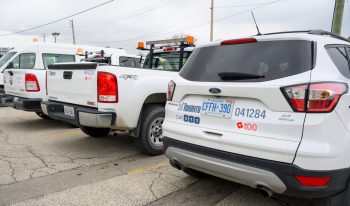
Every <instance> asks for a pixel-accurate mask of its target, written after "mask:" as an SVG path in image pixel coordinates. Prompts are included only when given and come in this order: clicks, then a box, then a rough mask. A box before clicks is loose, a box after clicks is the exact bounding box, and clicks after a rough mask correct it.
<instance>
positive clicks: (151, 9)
mask: <svg viewBox="0 0 350 206" xmlns="http://www.w3.org/2000/svg"><path fill="white" fill-rule="evenodd" d="M177 1H178V0H176V1H174V0H173V1H171V2H161V3H160V4H159V5H156V6H153V7H152V8H148V9H146V10H143V11H140V12H133V13H132V14H129V15H126V16H123V17H120V18H117V19H109V20H107V21H104V22H103V23H99V26H104V25H107V24H108V23H116V22H119V21H124V20H126V19H131V18H134V17H136V16H140V15H143V14H146V13H150V12H152V11H154V10H156V9H159V8H161V7H164V6H168V5H170V4H173V3H176V2H177ZM88 26H89V25H85V26H84V27H88Z"/></svg>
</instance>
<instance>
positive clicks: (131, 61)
mask: <svg viewBox="0 0 350 206" xmlns="http://www.w3.org/2000/svg"><path fill="white" fill-rule="evenodd" d="M119 66H122V67H139V65H138V64H137V63H136V60H135V58H133V57H122V56H121V57H119Z"/></svg>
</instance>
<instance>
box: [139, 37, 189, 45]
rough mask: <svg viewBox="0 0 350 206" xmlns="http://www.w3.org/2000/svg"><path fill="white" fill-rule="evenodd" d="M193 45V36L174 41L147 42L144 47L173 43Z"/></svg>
mask: <svg viewBox="0 0 350 206" xmlns="http://www.w3.org/2000/svg"><path fill="white" fill-rule="evenodd" d="M181 42H185V43H189V44H193V43H194V37H193V36H186V37H184V38H176V39H165V40H157V41H147V42H146V45H152V44H153V45H155V44H174V43H181Z"/></svg>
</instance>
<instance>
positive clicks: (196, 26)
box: [90, 0, 289, 43]
mask: <svg viewBox="0 0 350 206" xmlns="http://www.w3.org/2000/svg"><path fill="white" fill-rule="evenodd" d="M285 1H289V0H276V1H271V2H267V3H265V4H263V5H260V6H256V7H254V8H251V9H247V10H244V11H240V12H237V13H234V14H231V15H227V16H224V17H221V18H217V19H215V20H214V22H217V21H223V20H225V19H228V18H231V17H234V16H238V15H241V14H244V13H248V12H251V11H253V10H255V9H260V8H263V7H266V6H268V5H272V4H276V3H281V2H285ZM208 24H210V21H207V22H203V23H201V24H196V25H193V26H188V27H185V28H182V29H178V30H173V31H169V32H163V33H159V34H157V35H153V36H152V37H157V36H161V35H166V34H172V33H176V32H179V31H183V30H188V29H193V28H198V27H201V26H205V25H208ZM163 30H164V29H163ZM147 36H149V34H146V35H142V36H139V37H135V38H130V39H123V40H115V41H106V42H90V43H121V42H128V41H134V40H138V39H142V38H144V37H147Z"/></svg>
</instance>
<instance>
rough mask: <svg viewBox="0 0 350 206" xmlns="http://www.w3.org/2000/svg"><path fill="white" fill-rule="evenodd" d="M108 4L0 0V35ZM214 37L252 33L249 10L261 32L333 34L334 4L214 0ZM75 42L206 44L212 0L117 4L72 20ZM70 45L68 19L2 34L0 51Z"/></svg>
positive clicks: (349, 23)
mask: <svg viewBox="0 0 350 206" xmlns="http://www.w3.org/2000/svg"><path fill="white" fill-rule="evenodd" d="M106 1H107V0H74V1H73V0H0V3H1V5H0V13H1V20H0V35H1V34H7V33H13V32H16V31H19V30H23V29H27V28H30V27H33V26H37V25H41V24H44V23H47V22H50V21H53V20H56V19H59V18H62V17H65V16H68V15H71V14H73V13H76V12H79V11H82V10H84V9H88V8H90V7H93V6H95V5H97V4H99V3H103V2H106ZM349 2H350V0H346V5H345V12H344V19H343V28H342V35H343V36H346V37H348V36H350V5H349ZM215 7H216V8H215V17H214V19H215V25H214V39H215V40H218V39H227V38H236V37H241V36H249V35H254V34H256V29H255V26H254V22H253V19H252V17H251V14H250V10H253V11H254V14H255V17H256V20H257V23H258V24H259V27H260V30H261V32H262V33H268V32H278V31H286V30H309V29H324V30H328V31H330V30H331V22H332V16H333V10H334V0H280V1H276V0H215ZM71 19H73V20H74V24H75V32H76V41H77V43H78V44H87V45H96V46H111V47H116V48H125V49H127V51H128V52H130V53H136V52H137V51H136V50H135V47H136V45H137V42H138V41H140V40H143V41H145V40H157V39H164V38H169V37H172V36H173V35H174V34H190V35H193V36H195V37H196V39H198V43H199V44H202V43H206V42H208V41H209V21H210V0H115V1H114V2H112V3H109V4H107V5H105V6H102V7H99V8H97V9H94V10H91V11H89V12H86V13H83V14H80V15H78V16H75V17H73V18H71ZM52 32H59V33H61V35H60V36H59V37H58V39H57V41H58V42H60V43H72V31H71V29H70V27H69V22H68V20H63V21H60V22H58V23H55V24H52V25H49V26H46V27H43V28H39V29H35V30H32V31H27V32H24V33H21V34H15V35H8V36H0V47H2V46H18V45H20V44H23V43H28V42H31V41H32V39H33V38H38V39H39V41H43V37H42V36H43V34H44V33H45V34H46V35H48V37H47V38H46V40H47V41H53V39H52V36H51V33H52Z"/></svg>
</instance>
